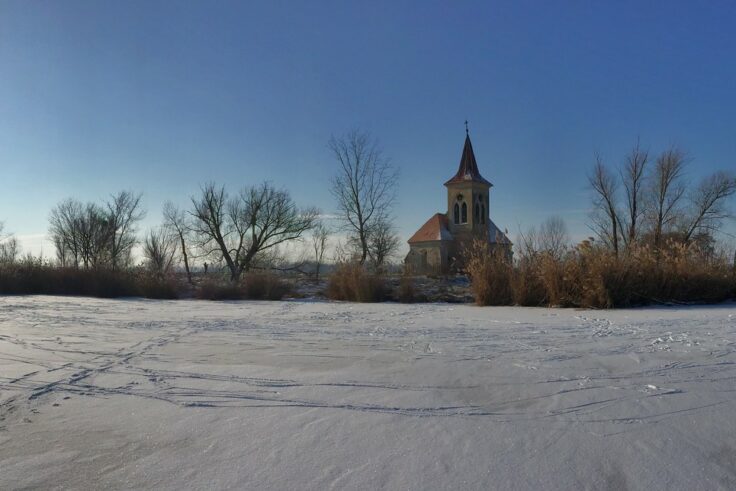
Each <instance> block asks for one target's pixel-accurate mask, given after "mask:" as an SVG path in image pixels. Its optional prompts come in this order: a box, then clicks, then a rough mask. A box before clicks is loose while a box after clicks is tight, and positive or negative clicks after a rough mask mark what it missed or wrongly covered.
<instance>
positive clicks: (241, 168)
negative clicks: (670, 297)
mask: <svg viewBox="0 0 736 491" xmlns="http://www.w3.org/2000/svg"><path fill="white" fill-rule="evenodd" d="M734 25H736V4H735V3H733V2H726V1H724V2H718V1H709V2H677V1H662V2H647V1H642V0H638V1H631V2H626V1H617V2H589V1H580V2H575V1H567V2H541V1H540V2H524V1H509V2H489V1H484V2H426V1H425V2H418V1H417V2H400V1H389V2H337V1H336V2H266V1H263V2H233V3H228V2H224V1H218V2H173V1H166V2H154V1H141V2H135V1H125V2H103V1H89V2H77V1H68V0H67V1H62V2H56V1H8V0H0V182H2V183H3V186H2V191H1V192H0V220H4V221H5V223H6V228H7V229H8V230H10V231H12V232H15V233H16V234H18V235H19V236H21V238H24V244H25V245H26V247H27V249H30V250H34V251H37V249H38V248H39V247H40V241H39V237H41V236H42V235H43V234H44V233H45V232H46V228H47V217H48V213H49V211H50V209H51V208H52V207H53V206H54V204H55V203H57V202H58V201H60V200H61V199H63V198H65V197H68V196H74V197H77V198H79V199H82V200H100V199H104V198H105V197H107V196H108V195H109V194H110V193H113V192H115V191H117V190H120V189H123V188H129V189H133V190H138V191H142V192H143V193H144V200H145V204H146V207H147V208H148V210H149V213H148V217H147V219H146V223H145V224H144V226H146V227H147V226H151V225H155V224H157V223H158V222H159V221H160V211H161V206H162V203H163V202H164V201H166V200H173V201H175V202H178V203H181V204H186V203H187V201H188V197H189V196H190V195H192V194H194V193H195V192H196V191H197V189H198V186H199V184H200V183H203V182H205V181H210V180H214V181H217V182H220V183H224V184H227V185H228V186H229V187H230V188H231V189H233V190H235V189H237V188H240V187H242V186H244V185H250V184H258V183H260V182H262V181H264V180H269V181H272V182H273V183H274V184H276V185H277V186H284V187H286V188H288V189H289V190H290V191H291V193H292V195H293V197H294V198H295V200H296V201H297V202H298V203H299V204H301V205H305V206H306V205H315V206H318V207H320V208H321V209H322V210H324V211H325V212H326V213H329V212H331V211H333V210H334V203H333V200H332V198H331V196H330V195H329V193H328V184H327V183H328V180H329V178H330V176H331V175H332V174H333V172H334V170H335V162H334V161H333V159H332V157H331V155H330V154H329V151H328V148H327V141H328V139H329V137H330V135H331V134H337V135H339V134H342V133H344V132H346V131H348V130H349V129H351V128H361V129H364V130H367V131H370V132H371V133H372V134H373V135H374V136H376V137H377V138H378V139H379V140H380V141H381V143H382V146H383V148H384V151H385V154H386V155H387V156H389V157H390V158H391V159H392V161H393V162H394V164H395V165H396V166H397V167H399V168H400V170H401V179H400V182H399V183H398V184H399V190H400V193H401V197H400V200H399V202H398V206H397V208H396V218H397V225H398V228H399V230H400V232H401V234H402V237H403V239H404V240H405V239H407V238H408V237H409V235H411V233H412V232H413V231H414V230H415V229H416V228H418V227H419V226H420V225H421V224H422V223H424V221H425V220H426V219H427V218H429V217H430V216H431V215H432V214H433V213H435V212H436V211H444V210H443V207H444V204H445V189H444V188H443V186H442V183H443V182H444V181H445V180H446V179H448V178H449V177H450V176H452V175H453V174H454V172H455V171H456V169H457V165H458V162H459V159H460V154H461V151H462V144H463V138H464V126H463V121H464V120H465V119H466V118H467V119H468V120H469V121H470V131H471V138H472V139H473V145H474V148H475V152H476V157H477V158H478V163H479V166H480V169H481V172H482V173H483V174H484V176H485V177H486V178H488V179H489V180H490V181H492V182H493V183H494V184H495V187H494V188H493V190H492V194H491V216H492V218H493V219H494V221H496V223H497V224H498V225H499V226H500V227H501V228H508V229H509V230H510V232H511V234H512V236H513V235H515V232H516V230H517V229H518V227H519V226H522V227H527V226H530V225H534V224H538V223H539V222H541V221H542V220H543V219H545V218H546V217H547V216H549V215H553V214H557V215H561V216H562V217H564V218H565V219H566V221H567V223H568V226H569V228H570V229H571V231H572V232H573V233H574V234H575V235H576V236H577V237H584V236H587V235H589V231H588V230H587V229H586V226H585V221H586V210H587V208H588V206H589V194H588V192H587V190H586V185H585V184H586V179H585V176H586V173H587V171H588V169H589V168H590V166H591V164H592V162H593V156H594V153H595V152H596V151H599V152H600V153H601V154H602V155H603V156H604V157H605V158H607V159H608V161H610V162H611V163H619V162H620V160H621V159H622V158H623V155H624V154H625V153H626V152H627V151H628V150H629V149H630V148H631V146H632V145H633V143H634V141H635V140H636V138H637V137H640V138H641V141H642V143H643V144H644V145H645V146H646V147H648V148H649V149H650V150H651V151H652V152H658V151H660V150H662V149H663V148H665V147H666V146H668V145H670V144H677V145H680V146H681V147H682V148H684V149H686V150H687V151H688V152H690V154H691V156H692V158H693V161H692V163H691V165H690V168H689V174H688V178H689V179H697V178H699V177H700V176H702V175H704V174H706V173H708V172H712V171H713V170H716V169H731V170H733V169H734V168H736V119H735V118H736V90H734V88H736V62H735V60H736V58H734V53H736V35H734V34H733V26H734ZM44 252H45V253H47V254H52V252H53V251H51V250H50V249H49V247H48V246H45V249H44Z"/></svg>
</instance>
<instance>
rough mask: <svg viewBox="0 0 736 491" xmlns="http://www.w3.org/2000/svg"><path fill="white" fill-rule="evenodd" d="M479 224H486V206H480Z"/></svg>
mask: <svg viewBox="0 0 736 491" xmlns="http://www.w3.org/2000/svg"><path fill="white" fill-rule="evenodd" d="M480 223H486V205H480Z"/></svg>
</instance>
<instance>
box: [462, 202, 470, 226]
mask: <svg viewBox="0 0 736 491" xmlns="http://www.w3.org/2000/svg"><path fill="white" fill-rule="evenodd" d="M460 221H461V222H462V223H468V205H467V204H466V203H465V202H463V206H462V216H461V220H460Z"/></svg>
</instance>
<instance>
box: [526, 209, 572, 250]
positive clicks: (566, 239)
mask: <svg viewBox="0 0 736 491" xmlns="http://www.w3.org/2000/svg"><path fill="white" fill-rule="evenodd" d="M517 242H518V243H519V248H520V256H521V257H522V258H534V257H535V256H537V255H539V254H540V253H545V254H549V255H551V256H552V257H554V258H555V259H561V258H562V256H563V255H564V254H565V251H566V250H567V247H568V246H569V244H570V235H569V234H568V233H567V226H566V225H565V221H564V220H563V219H562V218H560V217H558V216H552V217H549V218H547V219H546V220H545V221H544V222H542V225H541V226H540V227H539V230H537V228H536V227H531V228H530V229H528V230H527V231H526V232H521V231H520V232H519V238H518V239H517Z"/></svg>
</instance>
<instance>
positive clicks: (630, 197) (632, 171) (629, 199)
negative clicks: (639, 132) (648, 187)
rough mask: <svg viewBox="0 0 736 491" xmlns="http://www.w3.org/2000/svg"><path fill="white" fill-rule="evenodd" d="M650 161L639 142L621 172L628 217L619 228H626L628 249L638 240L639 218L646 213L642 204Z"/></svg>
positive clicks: (625, 236) (623, 231)
mask: <svg viewBox="0 0 736 491" xmlns="http://www.w3.org/2000/svg"><path fill="white" fill-rule="evenodd" d="M648 161H649V152H648V151H646V150H642V148H641V146H640V144H639V141H638V140H637V142H636V145H634V148H633V149H632V150H631V153H630V154H629V155H628V156H627V157H626V161H625V163H624V166H623V169H622V171H621V182H622V183H623V186H624V191H625V194H626V211H627V216H626V220H625V223H621V221H619V227H623V226H625V230H622V231H621V236H622V237H623V239H624V242H625V243H626V245H627V247H628V246H630V245H633V244H634V243H635V242H636V240H637V238H638V232H639V230H638V228H637V226H638V224H639V218H641V216H642V215H643V213H644V206H643V204H642V194H643V193H642V191H643V188H644V171H645V169H646V166H647V162H648Z"/></svg>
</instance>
